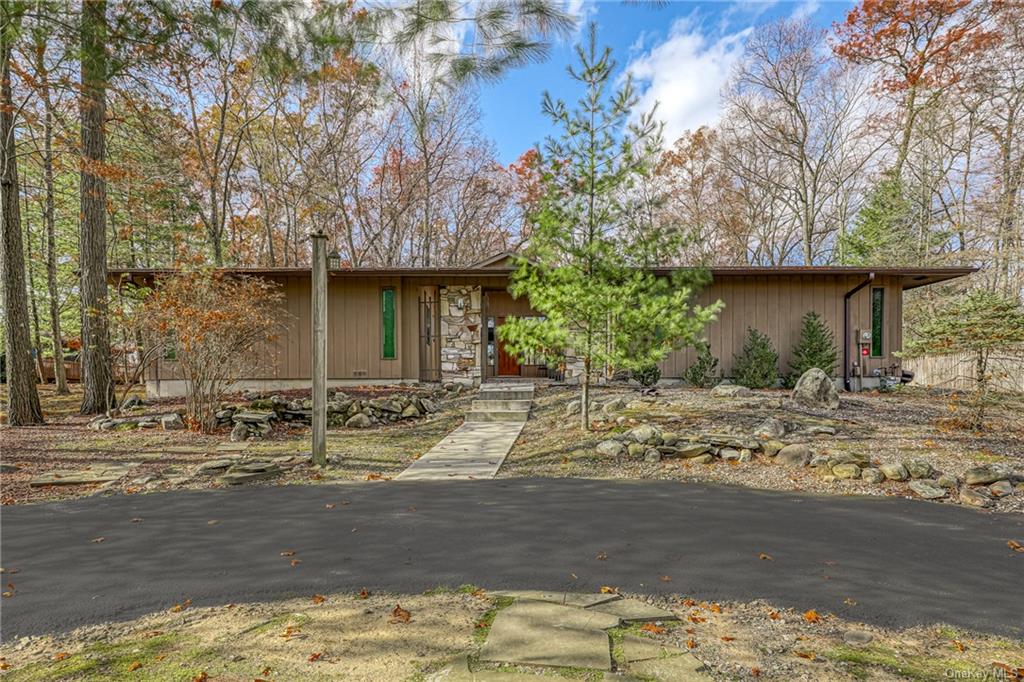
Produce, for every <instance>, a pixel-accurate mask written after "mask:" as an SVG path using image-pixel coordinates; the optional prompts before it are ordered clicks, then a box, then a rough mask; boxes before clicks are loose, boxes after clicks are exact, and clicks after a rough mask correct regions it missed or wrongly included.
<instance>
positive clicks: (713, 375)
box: [683, 341, 718, 388]
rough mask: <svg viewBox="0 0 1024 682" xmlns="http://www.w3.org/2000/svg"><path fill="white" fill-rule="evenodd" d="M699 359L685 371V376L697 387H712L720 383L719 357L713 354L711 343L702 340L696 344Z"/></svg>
mask: <svg viewBox="0 0 1024 682" xmlns="http://www.w3.org/2000/svg"><path fill="white" fill-rule="evenodd" d="M694 348H696V350H697V359H696V360H694V361H693V364H692V365H690V366H689V367H687V368H686V369H685V370H684V371H683V378H684V379H686V380H687V381H689V382H690V383H691V384H692V385H693V386H695V387H696V388H710V387H711V386H714V385H715V384H716V383H718V358H716V357H715V356H714V355H712V354H711V344H709V343H708V342H707V341H701V342H699V343H697V345H696V346H694Z"/></svg>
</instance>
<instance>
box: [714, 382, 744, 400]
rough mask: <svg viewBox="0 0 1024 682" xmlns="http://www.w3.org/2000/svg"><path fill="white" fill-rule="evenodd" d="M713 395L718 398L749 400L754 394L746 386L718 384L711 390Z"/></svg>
mask: <svg viewBox="0 0 1024 682" xmlns="http://www.w3.org/2000/svg"><path fill="white" fill-rule="evenodd" d="M711 395H712V396H714V397H716V398H749V397H750V396H752V395H754V393H753V392H752V391H751V390H750V389H749V388H747V387H746V386H739V385H737V384H718V385H717V386H715V387H714V388H712V389H711Z"/></svg>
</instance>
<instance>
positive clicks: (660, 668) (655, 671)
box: [629, 654, 714, 682]
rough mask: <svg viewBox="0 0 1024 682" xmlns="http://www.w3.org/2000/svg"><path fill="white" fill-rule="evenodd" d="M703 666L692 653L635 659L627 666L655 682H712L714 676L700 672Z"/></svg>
mask: <svg viewBox="0 0 1024 682" xmlns="http://www.w3.org/2000/svg"><path fill="white" fill-rule="evenodd" d="M703 667H704V664H703V663H701V662H700V661H698V660H697V659H696V658H695V657H694V656H693V655H691V654H681V655H679V656H669V657H668V658H652V659H650V660H647V661H637V662H636V663H633V664H631V665H630V666H629V672H631V673H633V674H634V675H637V676H639V677H642V678H644V679H653V680H657V682H712V680H713V679H714V678H713V677H711V676H710V675H708V674H707V673H705V672H702V670H701V669H702V668H703Z"/></svg>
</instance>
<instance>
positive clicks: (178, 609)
mask: <svg viewBox="0 0 1024 682" xmlns="http://www.w3.org/2000/svg"><path fill="white" fill-rule="evenodd" d="M190 606H192V600H191V599H186V600H185V601H183V602H181V603H180V604H175V605H174V606H172V607H171V613H181V612H182V611H184V610H185V609H187V608H188V607H190Z"/></svg>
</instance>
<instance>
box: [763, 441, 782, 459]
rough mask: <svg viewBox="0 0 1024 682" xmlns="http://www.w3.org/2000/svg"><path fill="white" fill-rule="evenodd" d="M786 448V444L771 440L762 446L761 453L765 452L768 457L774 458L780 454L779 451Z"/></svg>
mask: <svg viewBox="0 0 1024 682" xmlns="http://www.w3.org/2000/svg"><path fill="white" fill-rule="evenodd" d="M784 447H786V444H785V443H783V442H781V441H777V440H770V441H766V442H765V443H763V444H762V445H761V452H763V453H764V454H765V456H767V457H774V456H775V455H777V454H779V450H781V449H782V448H784Z"/></svg>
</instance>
